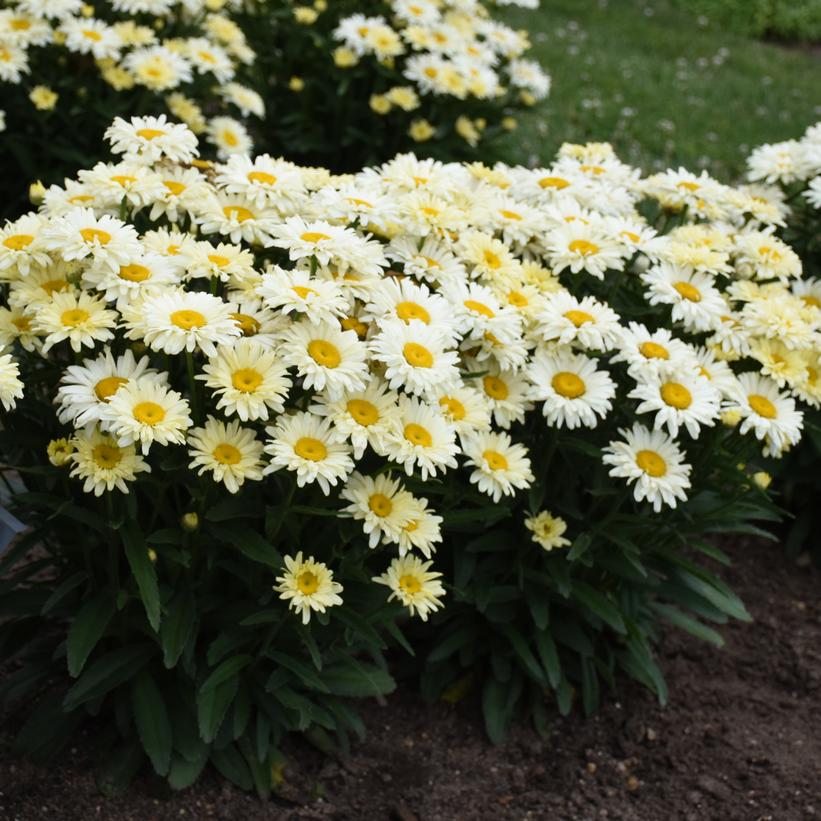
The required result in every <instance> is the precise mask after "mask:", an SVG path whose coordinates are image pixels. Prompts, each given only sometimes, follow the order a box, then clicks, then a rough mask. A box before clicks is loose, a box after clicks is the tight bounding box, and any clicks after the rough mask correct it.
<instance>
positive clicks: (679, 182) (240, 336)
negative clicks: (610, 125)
mask: <svg viewBox="0 0 821 821" xmlns="http://www.w3.org/2000/svg"><path fill="white" fill-rule="evenodd" d="M154 126H156V128H153V126H152V129H153V130H156V131H157V132H159V131H160V130H162V131H163V135H165V134H167V135H169V139H168V140H165V139H164V136H163V135H160V134H157V135H156V136H152V137H146V135H145V133H141V132H144V131H145V129H146V127H147V126H146V123H145V122H144V121H142V120H139V119H135V120H133V121H132V122H131V123H127V122H125V121H118V122H116V123H114V125H113V126H112V127H111V128H110V129H109V132H108V136H109V139H110V141H111V143H112V146H113V148H114V150H115V151H117V152H118V153H119V154H121V155H122V159H120V160H118V161H116V162H114V163H108V164H106V163H100V164H98V165H97V166H95V169H94V170H93V173H90V172H81V174H80V175H79V177H78V179H77V180H72V181H67V183H66V185H65V187H57V186H54V187H52V188H51V189H49V190H48V191H47V192H46V195H45V198H44V201H43V205H42V206H41V208H40V210H39V212H38V213H32V214H28V215H26V216H24V217H21V218H20V219H19V220H17V221H14V222H10V223H7V224H6V225H5V226H4V227H3V228H2V230H0V271H1V272H2V277H3V291H4V294H5V296H4V300H3V302H4V305H3V308H2V316H0V330H1V331H2V337H1V338H2V343H3V346H4V348H5V349H6V350H5V351H4V353H3V355H2V363H1V364H2V367H1V368H0V401H2V403H3V405H4V406H5V407H6V408H7V409H13V408H14V406H15V403H16V402H19V401H20V398H21V394H25V392H27V391H29V390H31V391H38V390H43V389H44V388H43V387H42V383H41V382H40V380H39V378H38V374H39V373H40V372H41V371H42V369H43V368H44V367H46V365H48V366H49V367H56V368H58V369H59V374H60V376H59V379H58V381H57V384H56V386H55V388H54V390H53V393H54V396H53V399H54V401H55V403H56V412H57V415H58V417H59V419H60V421H61V422H62V423H63V424H64V425H65V437H64V440H65V441H63V439H61V440H60V442H61V443H62V444H60V443H57V444H54V443H53V445H54V446H53V447H49V453H48V458H49V459H50V460H51V461H52V463H53V464H58V463H59V464H65V465H66V466H67V467H68V468H69V469H70V473H71V476H72V477H75V478H76V479H78V480H80V481H83V483H84V484H83V488H84V490H86V491H87V492H89V493H94V494H101V493H103V492H108V491H118V492H124V493H128V492H129V487H130V486H131V485H133V483H135V482H141V481H151V478H150V477H152V476H154V475H155V471H156V467H157V464H158V460H159V459H160V458H161V452H163V451H166V450H168V449H174V448H178V449H180V450H185V451H186V459H187V460H188V461H189V462H190V469H191V471H196V474H197V475H198V476H201V477H202V479H201V480H200V481H205V482H214V483H218V484H219V485H221V486H223V487H224V488H225V490H227V491H228V492H229V493H232V494H233V493H238V492H240V491H241V490H242V489H243V487H245V486H247V484H248V483H254V482H262V481H271V479H270V478H266V477H270V476H272V474H276V475H278V476H283V475H284V476H288V475H289V474H290V475H291V476H292V482H293V483H294V485H296V486H297V487H298V488H302V489H305V488H317V489H318V495H315V496H314V499H315V504H316V505H320V506H321V507H323V508H324V510H325V511H327V512H328V513H329V514H330V515H337V516H339V517H342V518H350V519H353V520H354V522H356V523H358V525H357V526H358V527H361V530H362V533H363V535H362V538H364V539H365V540H366V541H367V543H368V545H369V546H370V547H371V548H377V547H379V546H380V545H387V546H391V549H393V550H395V551H396V554H397V556H398V558H397V559H395V560H394V561H393V563H392V564H391V565H390V567H389V568H388V569H387V570H386V572H385V574H384V575H382V576H380V577H379V578H377V579H376V581H377V582H378V583H379V584H385V585H387V586H388V587H389V588H390V590H391V594H390V595H391V597H392V598H394V599H396V600H398V601H400V602H402V603H403V604H405V605H406V606H407V607H408V608H409V609H410V612H411V613H414V612H416V613H418V614H419V615H421V616H422V617H427V614H428V613H429V612H432V611H433V610H436V609H437V608H438V607H439V606H440V601H439V599H440V598H441V596H442V595H443V594H444V593H445V588H444V587H443V586H442V585H441V583H440V582H439V581H438V578H439V575H438V573H437V572H436V571H431V570H429V568H430V567H431V566H432V565H431V562H430V557H431V556H432V555H433V554H434V553H435V551H436V548H437V545H438V544H439V543H440V542H441V540H442V533H441V523H442V518H441V517H440V516H439V515H438V514H437V512H436V501H435V498H434V497H433V496H432V495H431V493H438V491H437V488H438V486H439V481H440V478H441V477H445V481H446V482H448V483H449V487H451V488H455V487H457V486H459V487H462V488H464V490H463V491H462V492H464V493H475V492H477V491H478V493H480V494H484V495H485V496H486V497H488V501H489V503H490V502H492V503H494V504H498V503H501V501H502V500H504V499H510V498H513V497H515V496H516V495H517V494H519V495H520V496H521V495H522V494H523V492H524V491H526V490H527V489H528V488H530V487H531V486H532V485H533V484H534V482H535V481H536V479H537V478H538V477H539V475H540V474H542V473H543V472H544V471H546V470H547V463H546V462H545V461H544V452H543V451H542V450H541V448H542V445H543V444H544V443H546V442H549V443H552V444H550V448H551V449H552V450H555V449H556V448H558V449H559V451H560V453H561V455H562V458H573V459H576V458H581V455H580V454H581V453H586V456H585V458H589V459H591V465H592V466H593V467H591V469H595V465H599V466H604V470H605V472H606V474H609V478H607V481H608V482H609V483H610V484H611V485H612V487H613V488H616V489H618V488H624V490H625V492H629V493H631V494H632V495H633V497H634V498H635V500H636V502H639V503H641V502H645V501H646V502H647V503H649V505H650V506H651V507H652V509H653V510H655V511H660V510H661V509H662V508H664V507H665V506H669V507H676V506H677V505H678V504H680V503H681V502H683V501H685V500H687V499H688V497H689V496H690V494H691V493H692V492H693V490H694V489H697V488H694V485H693V483H694V482H696V481H698V478H699V475H697V474H696V473H695V472H694V468H693V461H694V460H693V458H692V457H691V454H695V453H701V454H703V453H705V452H709V444H707V445H705V439H706V437H707V436H708V434H709V433H710V432H711V430H713V429H715V428H716V426H718V428H719V429H721V430H725V431H726V432H727V435H731V436H738V437H744V436H751V437H754V438H755V439H756V440H758V442H759V443H760V447H761V449H762V450H763V452H764V453H765V454H767V455H770V456H778V455H780V454H781V453H783V452H784V451H786V450H788V449H789V448H790V447H792V446H793V445H795V444H796V443H797V442H798V441H799V438H800V436H801V431H802V411H801V410H800V405H801V403H809V404H811V405H816V406H817V405H818V404H819V400H821V393H820V392H819V390H820V389H819V383H818V379H817V374H818V368H819V354H820V353H821V303H819V299H818V298H817V293H816V292H817V290H818V285H817V283H814V282H813V281H807V280H802V278H801V265H800V263H798V262H797V261H796V260H795V259H794V258H793V256H792V252H791V250H790V248H789V247H788V246H787V245H785V243H784V242H783V241H781V240H780V239H778V238H777V237H776V236H775V234H774V229H775V228H776V227H777V226H779V225H780V224H782V223H783V221H784V219H785V216H786V214H787V205H786V204H785V202H784V199H783V197H782V195H781V194H780V192H779V191H778V190H777V189H773V188H769V187H766V186H762V185H755V186H750V187H741V188H729V187H726V186H724V185H721V184H719V183H718V182H716V181H714V180H712V179H710V178H709V177H707V176H706V175H703V174H702V175H701V176H698V177H695V176H693V175H691V174H688V173H687V172H685V171H684V170H678V171H668V172H665V173H664V174H657V175H655V176H652V177H649V178H646V179H642V178H641V176H640V174H639V173H638V172H637V171H636V170H634V169H632V168H630V167H628V166H626V165H624V164H623V163H621V162H620V161H619V160H618V158H617V157H616V156H615V155H614V153H613V151H612V149H611V148H610V147H609V146H607V145H603V144H589V145H585V146H578V145H566V146H564V147H563V148H562V150H561V151H560V154H559V156H558V158H557V160H556V161H555V163H553V164H552V165H551V166H550V167H545V168H537V169H526V168H523V167H508V166H505V165H497V166H494V167H492V168H490V167H486V166H483V165H480V164H472V165H459V164H444V163H441V162H437V161H434V160H420V159H417V158H416V157H415V156H413V155H411V154H405V155H400V156H397V157H396V158H395V159H393V160H391V161H389V162H387V163H385V164H384V165H382V166H379V167H376V168H369V169H366V170H364V171H362V172H360V173H358V174H354V175H344V176H333V175H331V174H329V173H328V172H326V171H323V170H319V169H314V168H300V167H298V166H296V165H293V164H291V163H288V162H286V161H285V160H282V159H274V158H271V157H268V156H261V157H258V158H256V159H255V160H249V159H247V158H241V159H233V158H232V159H229V160H227V161H226V162H224V163H218V164H216V165H209V164H202V163H194V162H193V159H194V157H195V155H196V150H197V148H196V139H195V138H194V136H193V135H192V134H191V133H190V131H188V130H187V129H186V128H185V127H184V126H179V125H171V124H169V123H166V122H165V121H162V122H159V121H158V122H157V123H155V124H154ZM172 135H173V138H172ZM126 167H127V172H128V173H127V177H128V183H129V187H128V192H127V194H124V193H122V192H118V196H114V195H113V194H112V192H111V188H110V186H109V185H108V181H109V180H111V179H116V178H118V177H123V176H126V174H125V171H126ZM115 190H116V189H115ZM642 201H649V202H650V203H652V202H653V201H656V203H658V204H660V205H661V207H662V208H663V209H664V213H665V214H666V215H667V219H668V220H669V221H672V222H673V224H674V226H675V227H673V228H672V230H670V231H668V232H667V233H664V234H662V233H660V232H659V231H658V230H657V229H656V228H655V227H654V226H653V223H651V222H650V221H648V219H646V218H645V217H644V216H642V212H641V211H640V210H639V207H638V206H639V204H640V203H641V202H642ZM136 226H140V227H139V228H137V227H136ZM45 389H46V390H49V388H45ZM4 425H6V426H13V425H14V417H13V415H7V417H6V421H5V422H4ZM47 444H48V443H47V442H43V458H44V459H45V458H46V452H45V451H46V445H47ZM537 448H538V449H539V451H538V452H539V454H540V455H539V456H538V458H536V457H535V456H534V449H537ZM564 449H566V453H565V452H564ZM552 450H551V452H552ZM574 453H577V454H578V455H577V456H573V455H572V454H574ZM700 476H701V480H702V481H704V474H700ZM473 488H475V490H473ZM524 495H525V496H526V495H527V494H526V493H525V494H524ZM437 498H438V496H437ZM340 501H341V503H340ZM532 504H533V503H532V502H531V505H532ZM558 512H559V513H561V514H562V515H563V516H566V518H559V517H557V516H556V515H554V514H553V513H550V512H547V511H542V512H539V509H538V507H536V506H533V507H531V508H530V510H529V511H528V510H527V508H526V507H525V508H524V509H523V510H522V521H521V525H522V527H526V528H527V529H528V530H530V531H531V532H532V536H533V540H534V541H535V542H537V543H538V544H540V545H541V546H542V547H543V548H544V549H545V550H550V549H552V548H557V547H562V546H564V545H567V544H568V543H569V540H571V539H572V538H574V536H575V535H576V534H575V533H574V530H577V529H579V528H582V527H584V526H585V524H584V523H583V522H582V521H574V520H573V512H572V511H570V512H566V511H558ZM525 519H526V521H525ZM565 533H566V534H567V538H565V536H564V535H563V534H565ZM417 551H418V552H419V553H421V554H422V556H423V557H424V558H425V559H426V560H428V561H426V562H425V563H421V561H420V560H419V559H418V558H415V553H416V552H417ZM289 562H290V563H289V564H288V566H287V569H286V572H285V574H284V575H283V576H282V577H280V578H279V579H278V582H279V583H280V584H279V586H278V587H277V590H279V591H280V592H281V593H282V596H283V597H284V598H287V599H288V600H289V602H290V605H291V606H292V607H294V608H296V609H297V610H299V612H300V613H301V614H302V617H303V619H304V620H305V621H307V620H308V619H309V618H310V616H311V613H312V612H313V611H317V610H318V611H320V612H322V611H323V610H324V609H325V608H328V607H331V606H333V605H336V604H338V603H339V602H340V601H341V598H340V596H339V594H340V593H341V592H342V591H341V588H340V587H339V585H338V584H336V583H334V582H333V581H332V575H333V574H332V571H331V570H330V569H328V568H327V567H326V566H325V565H324V564H321V563H320V564H317V563H315V562H314V560H313V559H312V558H310V557H306V558H305V559H304V560H303V558H302V556H301V555H298V556H297V558H296V559H294V560H289Z"/></svg>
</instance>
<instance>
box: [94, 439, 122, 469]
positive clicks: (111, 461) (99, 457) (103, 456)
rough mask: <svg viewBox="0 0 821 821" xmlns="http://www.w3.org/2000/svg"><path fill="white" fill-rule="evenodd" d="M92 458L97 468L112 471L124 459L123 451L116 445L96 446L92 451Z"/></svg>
mask: <svg viewBox="0 0 821 821" xmlns="http://www.w3.org/2000/svg"><path fill="white" fill-rule="evenodd" d="M91 456H92V458H93V459H94V461H95V463H96V464H97V467H100V468H102V469H103V470H112V469H113V468H115V467H117V465H118V464H120V461H121V460H122V458H123V454H122V451H121V450H120V449H119V448H118V447H117V446H116V445H106V444H99V445H95V447H94V448H93V449H92V451H91Z"/></svg>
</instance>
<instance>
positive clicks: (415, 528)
mask: <svg viewBox="0 0 821 821" xmlns="http://www.w3.org/2000/svg"><path fill="white" fill-rule="evenodd" d="M409 507H410V517H411V518H410V521H409V522H408V523H407V524H406V525H405V526H404V527H403V528H402V529H401V530H400V531H399V555H400V556H404V555H405V554H406V553H409V552H410V551H411V550H414V549H415V550H418V551H419V552H420V553H421V554H422V555H423V556H424V557H425V558H426V559H429V558H430V557H431V554H432V553H434V552H435V550H436V545H437V543H438V542H441V541H442V517H441V516H437V515H436V514H435V513H433V512H432V511H431V510H429V509H428V500H427V499H423V498H417V497H413V498H412V501H411V502H410V505H409Z"/></svg>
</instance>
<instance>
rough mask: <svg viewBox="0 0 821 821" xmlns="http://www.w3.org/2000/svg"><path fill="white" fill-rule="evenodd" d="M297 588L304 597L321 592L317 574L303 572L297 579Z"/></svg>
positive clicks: (308, 571) (307, 571)
mask: <svg viewBox="0 0 821 821" xmlns="http://www.w3.org/2000/svg"><path fill="white" fill-rule="evenodd" d="M296 586H297V587H298V588H299V592H300V593H302V595H303V596H313V594H314V593H316V591H317V590H319V579H318V578H317V577H316V573H311V571H310V570H303V571H302V573H300V574H299V575H298V576H297V577H296Z"/></svg>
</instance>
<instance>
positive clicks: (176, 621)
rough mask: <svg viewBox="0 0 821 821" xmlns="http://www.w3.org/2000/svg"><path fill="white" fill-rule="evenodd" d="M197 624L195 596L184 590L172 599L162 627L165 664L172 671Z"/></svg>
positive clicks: (161, 638) (161, 636)
mask: <svg viewBox="0 0 821 821" xmlns="http://www.w3.org/2000/svg"><path fill="white" fill-rule="evenodd" d="M196 622H197V611H196V604H195V602H194V596H193V594H192V593H191V591H189V590H182V591H180V592H179V593H177V595H176V596H174V598H173V599H171V602H170V603H169V605H168V612H167V613H166V616H165V618H164V619H163V622H162V625H161V626H160V644H161V645H162V652H163V664H164V665H165V666H166V667H167V668H168V669H171V668H172V667H174V666H175V665H176V663H177V662H178V661H179V658H180V656H181V655H182V651H183V650H184V649H185V645H186V644H187V643H188V641H189V640H190V639H191V636H192V635H193V633H194V626H195V625H196Z"/></svg>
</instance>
